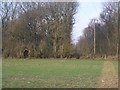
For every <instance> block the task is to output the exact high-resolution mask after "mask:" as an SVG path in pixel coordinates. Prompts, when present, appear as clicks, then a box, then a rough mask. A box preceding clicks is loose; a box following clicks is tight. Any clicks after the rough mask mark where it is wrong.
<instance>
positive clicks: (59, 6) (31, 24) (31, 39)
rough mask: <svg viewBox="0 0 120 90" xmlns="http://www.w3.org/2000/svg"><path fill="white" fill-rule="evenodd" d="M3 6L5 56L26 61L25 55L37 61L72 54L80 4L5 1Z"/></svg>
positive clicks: (3, 52) (3, 49)
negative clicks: (72, 38) (74, 26)
mask: <svg viewBox="0 0 120 90" xmlns="http://www.w3.org/2000/svg"><path fill="white" fill-rule="evenodd" d="M0 6H1V7H2V8H1V12H2V13H1V17H2V37H3V38H2V43H3V46H2V54H3V57H12V58H13V57H15V58H23V57H25V56H24V54H25V53H26V54H28V55H29V57H35V58H66V57H70V56H71V55H72V53H73V45H72V44H71V32H72V29H73V25H74V23H75V19H74V17H73V16H74V15H75V14H76V10H77V7H78V3H77V2H22V3H20V2H4V3H1V5H0ZM25 50H27V51H26V52H25Z"/></svg>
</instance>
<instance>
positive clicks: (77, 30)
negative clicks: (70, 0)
mask: <svg viewBox="0 0 120 90" xmlns="http://www.w3.org/2000/svg"><path fill="white" fill-rule="evenodd" d="M86 1H87V0H86ZM101 11H102V1H101V2H100V1H99V2H85V1H84V2H80V6H79V7H78V11H77V14H76V15H75V16H74V17H75V20H76V21H75V24H74V27H73V32H72V41H73V43H76V42H77V41H78V39H79V37H80V36H81V35H82V32H83V29H84V28H85V27H87V26H88V24H89V22H90V20H91V19H93V18H99V15H100V12H101Z"/></svg>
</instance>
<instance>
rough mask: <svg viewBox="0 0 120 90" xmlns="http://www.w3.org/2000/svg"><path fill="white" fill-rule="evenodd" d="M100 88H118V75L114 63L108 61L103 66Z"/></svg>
mask: <svg viewBox="0 0 120 90" xmlns="http://www.w3.org/2000/svg"><path fill="white" fill-rule="evenodd" d="M97 87H98V88H118V75H117V74H116V72H115V68H114V65H113V64H112V63H111V62H110V61H106V62H105V63H104V65H103V68H102V73H101V76H100V80H99V81H98V85H97Z"/></svg>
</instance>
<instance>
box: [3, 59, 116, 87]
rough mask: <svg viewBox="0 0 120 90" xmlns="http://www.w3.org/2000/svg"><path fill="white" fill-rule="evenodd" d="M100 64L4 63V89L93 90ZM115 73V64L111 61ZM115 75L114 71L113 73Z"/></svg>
mask: <svg viewBox="0 0 120 90" xmlns="http://www.w3.org/2000/svg"><path fill="white" fill-rule="evenodd" d="M105 62H106V61H103V60H95V61H93V60H34V59H32V60H29V59H26V60H19V59H18V60H15V59H14V60H10V59H9V60H3V62H2V68H3V73H2V74H3V77H2V78H3V80H2V87H3V88H95V87H96V86H97V83H98V81H99V79H100V75H101V70H102V67H103V64H104V63H105ZM113 63H114V66H115V67H116V68H115V69H117V62H115V61H113ZM116 71H117V70H116Z"/></svg>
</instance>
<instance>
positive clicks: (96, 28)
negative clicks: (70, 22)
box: [77, 2, 120, 58]
mask: <svg viewBox="0 0 120 90" xmlns="http://www.w3.org/2000/svg"><path fill="white" fill-rule="evenodd" d="M94 39H95V43H94ZM77 48H79V50H80V53H81V54H82V55H83V56H88V57H90V56H94V52H95V55H96V56H100V57H104V56H106V57H107V56H119V55H118V54H119V51H120V2H106V3H104V4H103V10H102V12H101V14H100V16H99V19H97V20H96V19H92V20H91V21H90V23H89V25H88V27H86V28H85V29H84V32H83V36H81V37H80V39H79V42H78V44H77ZM94 49H95V51H94ZM116 58H117V57H116Z"/></svg>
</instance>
